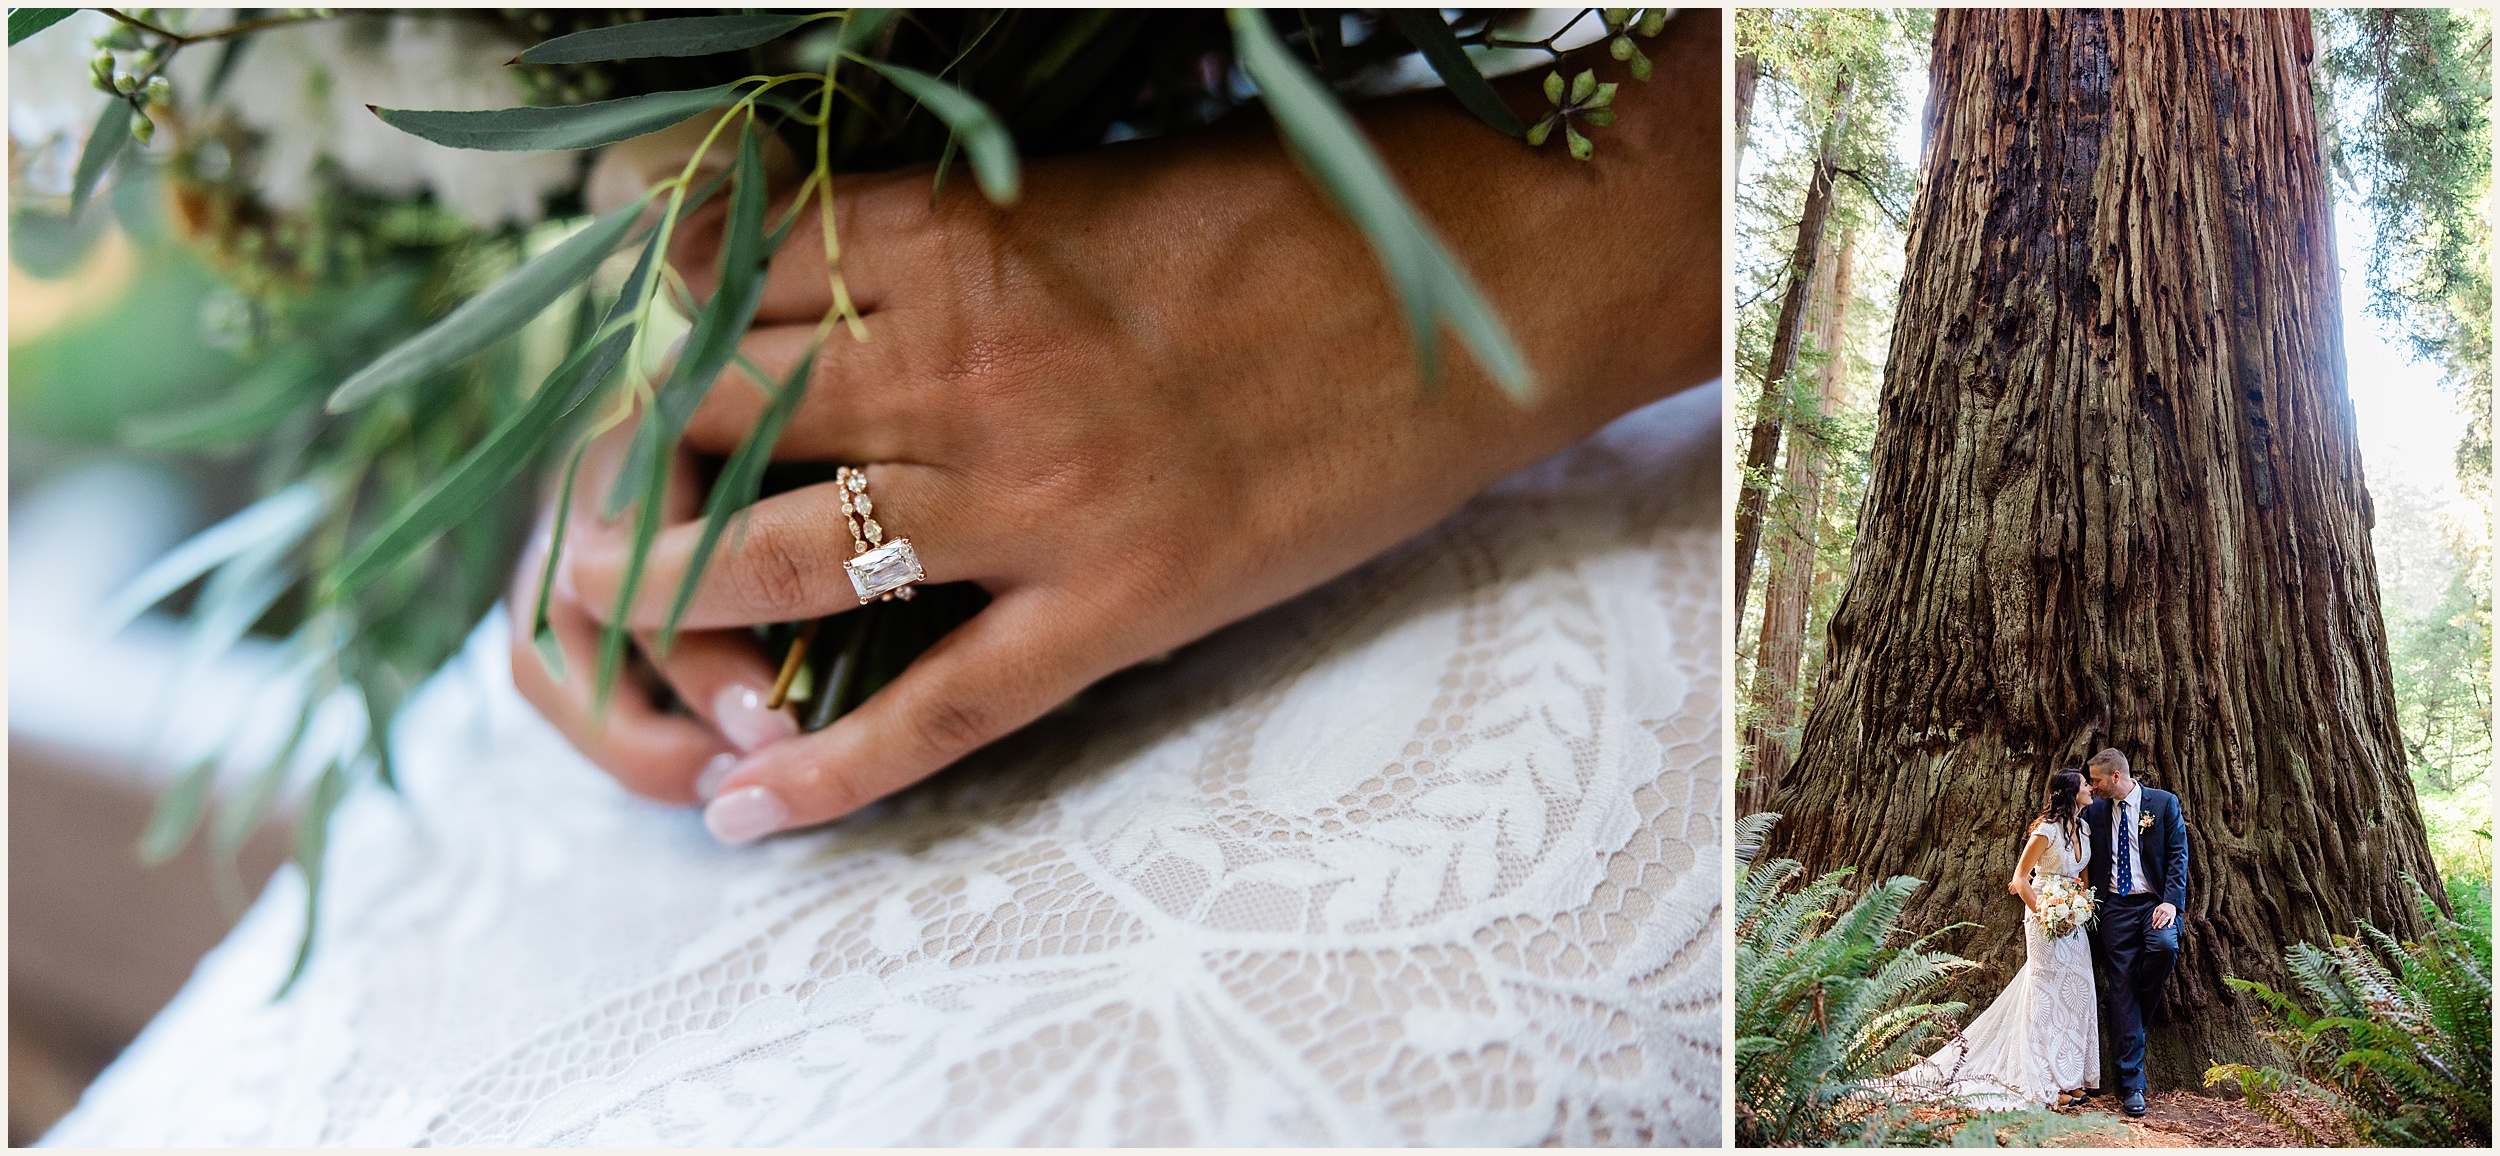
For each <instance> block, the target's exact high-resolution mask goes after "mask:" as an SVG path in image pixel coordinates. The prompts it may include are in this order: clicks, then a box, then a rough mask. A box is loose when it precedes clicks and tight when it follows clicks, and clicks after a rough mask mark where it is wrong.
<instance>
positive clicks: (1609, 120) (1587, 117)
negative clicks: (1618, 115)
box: [1580, 108, 1615, 128]
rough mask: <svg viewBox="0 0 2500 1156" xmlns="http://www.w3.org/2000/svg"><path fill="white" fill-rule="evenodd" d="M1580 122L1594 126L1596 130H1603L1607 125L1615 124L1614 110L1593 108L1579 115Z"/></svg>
mask: <svg viewBox="0 0 2500 1156" xmlns="http://www.w3.org/2000/svg"><path fill="white" fill-rule="evenodd" d="M1580 120H1581V121H1582V122H1584V123H1587V124H1592V125H1595V126H1597V127H1598V128H1604V127H1606V126H1607V125H1610V124H1613V123H1615V110H1613V109H1611V108H1593V109H1590V110H1588V111H1587V112H1584V113H1581V114H1580Z"/></svg>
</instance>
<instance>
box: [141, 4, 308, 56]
mask: <svg viewBox="0 0 2500 1156" xmlns="http://www.w3.org/2000/svg"><path fill="white" fill-rule="evenodd" d="M96 11H98V12H101V13H103V14H105V15H107V16H110V17H112V18H113V19H115V20H118V21H121V22H122V23H123V24H125V25H128V26H129V27H131V28H134V29H137V30H138V31H141V32H145V33H147V34H149V35H151V36H161V37H163V38H164V39H165V41H166V47H168V48H188V47H190V46H191V45H194V44H206V43H208V42H210V41H213V40H224V39H226V38H228V37H232V36H244V35H248V34H250V33H254V32H259V31H261V30H262V29H265V28H282V27H285V26H286V25H289V24H309V23H311V22H313V21H315V20H328V19H330V18H331V15H332V14H329V13H323V12H312V13H304V14H299V15H292V16H265V17H262V18H261V19H258V20H247V21H244V22H243V23H241V24H230V25H227V26H226V27H224V28H220V29H217V30H216V31H213V32H194V33H184V32H176V31H174V30H172V29H170V28H165V27H162V26H160V25H157V24H154V23H151V22H149V21H146V20H141V19H139V18H138V17H136V16H132V15H130V14H128V13H126V12H123V11H122V10H121V9H119V8H98V9H96ZM168 55H171V54H170V53H168Z"/></svg>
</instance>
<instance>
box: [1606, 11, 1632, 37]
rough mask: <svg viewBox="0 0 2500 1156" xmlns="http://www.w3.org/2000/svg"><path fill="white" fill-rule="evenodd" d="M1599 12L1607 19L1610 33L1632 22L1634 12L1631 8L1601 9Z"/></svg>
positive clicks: (1607, 27)
mask: <svg viewBox="0 0 2500 1156" xmlns="http://www.w3.org/2000/svg"><path fill="white" fill-rule="evenodd" d="M1598 12H1599V13H1600V15H1601V16H1602V17H1603V18H1604V19H1605V21H1606V30H1607V31H1609V32H1612V31H1614V30H1616V29H1619V28H1621V27H1623V26H1624V25H1626V24H1629V23H1631V22H1632V10H1631V9H1629V8H1600V9H1598Z"/></svg>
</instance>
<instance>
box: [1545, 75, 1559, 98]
mask: <svg viewBox="0 0 2500 1156" xmlns="http://www.w3.org/2000/svg"><path fill="white" fill-rule="evenodd" d="M1562 97H1563V79H1562V73H1559V72H1549V73H1546V74H1545V103H1547V104H1557V105H1558V104H1561V103H1562Z"/></svg>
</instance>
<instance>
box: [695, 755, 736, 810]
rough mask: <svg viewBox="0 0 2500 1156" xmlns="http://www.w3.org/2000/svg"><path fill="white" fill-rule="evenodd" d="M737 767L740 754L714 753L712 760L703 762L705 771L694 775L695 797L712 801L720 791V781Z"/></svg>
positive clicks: (707, 801)
mask: <svg viewBox="0 0 2500 1156" xmlns="http://www.w3.org/2000/svg"><path fill="white" fill-rule="evenodd" d="M737 769H738V756H736V755H733V754H731V753H729V752H728V751H722V752H721V753H719V754H717V755H713V756H712V761H711V762H708V763H705V764H703V773H702V774H700V775H696V776H695V777H694V797H695V798H698V799H701V800H703V801H704V802H706V803H709V802H711V801H712V796H714V795H717V794H719V793H720V781H721V780H722V779H726V778H728V777H729V772H731V771H734V770H737Z"/></svg>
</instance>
